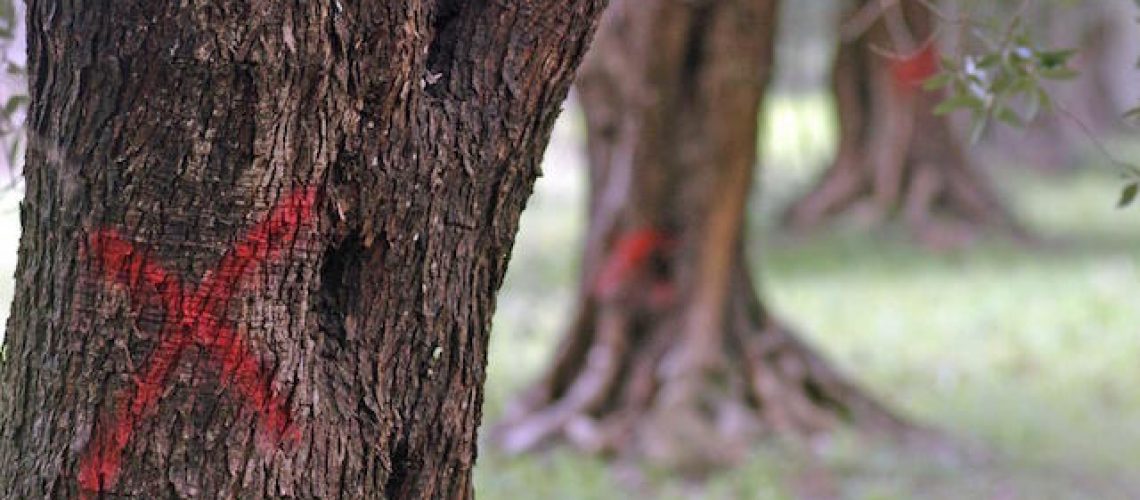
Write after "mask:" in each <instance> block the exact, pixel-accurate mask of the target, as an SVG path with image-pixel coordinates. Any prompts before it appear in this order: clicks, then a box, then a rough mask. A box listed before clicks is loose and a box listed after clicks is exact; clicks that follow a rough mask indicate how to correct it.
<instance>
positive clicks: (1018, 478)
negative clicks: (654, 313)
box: [477, 99, 1140, 499]
mask: <svg viewBox="0 0 1140 500" xmlns="http://www.w3.org/2000/svg"><path fill="white" fill-rule="evenodd" d="M775 104H776V105H775V106H774V110H773V112H772V113H771V120H772V121H771V122H770V123H771V124H774V125H776V126H770V127H769V129H770V130H774V131H777V132H776V133H773V134H768V136H767V138H768V140H766V141H765V142H766V143H768V144H769V150H770V151H772V153H771V154H769V158H768V161H767V162H768V164H770V165H773V166H772V167H771V168H769V169H768V171H767V172H765V174H764V176H763V178H762V179H761V183H760V184H761V185H762V186H763V187H762V189H761V191H762V192H763V194H762V196H761V197H760V201H758V202H756V203H755V204H754V207H753V210H752V213H753V223H752V225H753V226H754V229H755V230H754V231H753V234H754V235H756V236H754V237H753V238H752V243H751V244H750V246H749V248H750V252H751V254H752V255H751V257H752V258H753V260H754V261H755V262H756V263H757V268H758V269H759V278H760V279H761V280H762V282H763V285H764V288H765V293H766V298H767V300H769V302H770V303H771V304H772V305H773V307H774V308H775V310H776V311H777V312H778V313H780V314H781V315H783V317H784V318H785V319H787V320H788V321H789V322H791V323H792V324H794V325H796V326H797V327H798V328H799V329H800V330H801V331H802V332H803V333H804V334H805V335H806V336H807V337H809V338H810V339H811V340H812V341H813V342H814V343H815V344H816V345H817V346H819V347H820V348H821V349H822V350H823V351H824V352H826V353H827V354H828V355H829V356H830V358H831V359H833V360H834V361H835V363H837V364H838V365H839V366H840V367H842V368H843V369H845V371H846V372H847V373H849V374H852V375H854V376H855V377H856V378H857V379H858V380H859V381H860V382H861V383H863V384H864V385H865V386H866V387H868V388H869V389H871V390H873V391H874V392H875V393H877V394H879V395H880V396H882V397H883V398H884V399H886V400H888V401H889V402H890V403H891V404H892V405H893V406H894V407H896V408H898V409H900V410H901V411H903V412H905V413H906V414H908V415H910V416H912V417H913V418H914V419H915V420H917V421H919V422H923V423H926V424H929V425H933V426H936V427H938V428H941V429H943V430H945V431H947V432H949V433H951V434H953V435H955V436H958V437H959V438H960V439H962V440H964V441H969V442H973V443H978V444H980V445H981V446H983V447H984V448H985V449H986V450H988V452H989V453H988V459H986V460H960V459H953V458H950V457H945V456H931V455H930V454H926V453H922V452H915V451H907V450H902V449H897V448H894V447H891V446H887V445H883V444H881V443H873V442H867V441H864V440H860V439H858V438H856V437H854V436H847V435H840V436H835V437H833V438H830V439H826V440H821V441H820V442H817V443H813V444H811V445H810V446H801V445H796V444H792V443H770V444H767V445H764V446H761V447H758V449H757V450H756V457H755V459H753V460H752V461H751V462H750V463H748V464H747V465H745V466H744V467H742V468H739V469H737V470H734V471H729V472H727V473H725V474H723V475H721V476H718V477H716V478H714V479H713V480H712V481H711V482H710V483H709V484H708V485H707V486H706V487H705V488H703V489H702V488H698V487H695V486H693V485H690V484H686V483H684V482H683V481H680V480H677V479H674V478H670V477H669V475H668V474H667V473H664V472H661V471H647V472H645V473H644V474H641V477H640V479H639V480H638V481H636V482H634V481H630V480H628V478H627V476H629V475H627V474H620V473H614V472H611V471H610V470H609V469H607V468H606V467H605V465H604V464H603V463H600V462H598V461H596V460H594V459H591V458H588V457H582V456H578V455H575V454H573V453H569V452H565V451H555V452H553V453H551V454H548V455H544V456H527V457H522V458H511V457H504V456H501V455H498V454H496V453H495V452H494V450H490V449H488V450H485V451H484V452H483V453H482V456H481V458H480V460H481V462H480V465H479V468H478V483H477V485H478V486H477V487H478V490H479V493H480V495H481V497H482V498H484V499H500V498H502V499H507V498H522V497H526V498H552V499H553V498H566V499H578V498H587V499H588V498H598V499H607V498H622V497H660V498H693V497H697V498H773V499H779V498H797V497H807V496H809V493H808V492H807V490H808V489H810V488H809V486H814V489H816V490H818V491H817V492H816V493H817V494H819V493H822V494H823V497H824V498H853V499H854V498H857V499H895V498H899V499H902V498H945V499H958V498H994V499H1015V498H1016V499H1039V498H1064V499H1068V498H1097V499H1101V498H1104V499H1114V498H1121V499H1124V498H1140V477H1135V470H1136V467H1137V464H1140V390H1137V389H1136V385H1137V383H1138V382H1140V362H1138V361H1140V335H1137V333H1138V331H1140V308H1138V307H1136V306H1137V301H1138V300H1140V299H1138V297H1140V267H1138V265H1140V209H1137V208H1134V209H1131V210H1116V209H1114V208H1113V202H1114V201H1115V197H1116V195H1117V192H1118V190H1119V187H1120V184H1119V182H1118V181H1117V179H1116V178H1114V177H1113V176H1112V175H1110V173H1108V170H1107V167H1097V168H1093V167H1091V166H1090V168H1089V169H1087V171H1085V172H1083V173H1080V174H1077V175H1055V176H1048V177H1046V176H1041V175H1032V174H1025V173H1021V174H1018V173H1016V172H1012V173H1011V172H1003V173H997V174H995V175H996V176H997V178H998V181H999V182H1000V185H1001V187H1002V188H1003V189H1004V190H1005V191H1006V192H1007V193H1008V194H1009V199H1010V200H1011V201H1012V203H1013V204H1014V206H1015V208H1016V210H1017V211H1018V213H1019V214H1020V215H1021V216H1022V218H1023V219H1024V220H1026V221H1027V222H1028V223H1029V225H1030V226H1032V227H1033V229H1034V230H1036V231H1037V232H1038V234H1041V235H1043V237H1044V240H1045V242H1044V243H1043V244H1041V245H1040V246H1039V247H1037V248H1033V249H1026V248H1018V247H1016V246H1014V245H1012V244H1009V243H1007V242H1003V241H984V242H982V243H981V244H979V245H977V246H976V247H974V248H970V249H968V250H964V251H958V252H950V253H938V254H931V253H929V252H926V251H924V250H923V249H921V248H917V247H915V246H913V245H912V244H911V243H910V242H909V241H908V240H907V239H906V238H905V236H903V235H901V234H896V233H895V232H892V231H890V230H887V231H878V232H873V233H872V232H869V231H866V230H861V229H860V228H858V227H857V226H856V225H847V226H843V227H839V228H837V230H836V231H835V232H833V233H832V234H829V235H826V236H820V237H813V238H809V239H799V240H792V239H790V238H788V237H786V236H781V235H779V234H778V233H775V232H774V231H772V230H770V225H771V224H770V220H771V218H772V215H773V212H774V211H775V210H774V209H775V207H778V206H780V205H781V204H782V203H783V202H785V201H786V200H788V199H789V198H790V197H791V196H794V195H795V193H796V192H797V191H798V190H800V189H803V188H804V186H805V185H806V183H807V182H810V180H811V177H812V175H813V174H814V172H813V169H812V168H810V165H818V163H819V161H818V160H819V159H820V158H825V157H826V155H827V151H826V149H827V144H829V143H830V141H831V137H832V136H833V132H832V131H831V130H830V129H829V128H828V127H827V126H826V123H825V120H823V121H821V119H820V116H823V115H822V112H821V110H822V109H826V108H825V106H826V103H825V102H822V101H819V100H813V99H806V100H799V101H785V100H781V101H779V102H776V103H775ZM579 135H580V134H579V133H578V132H576V129H575V127H574V126H573V123H570V124H569V125H567V126H564V127H562V128H561V129H560V130H559V133H558V135H557V136H556V140H555V144H554V147H553V148H552V150H551V153H550V157H549V160H548V167H547V176H546V178H544V179H542V180H541V181H540V183H539V186H538V188H537V193H536V196H535V198H534V199H533V201H532V203H531V205H530V208H528V210H527V212H526V213H525V215H524V221H523V229H522V232H521V234H520V236H519V241H518V246H517V247H516V250H515V253H514V258H513V261H512V264H511V270H510V273H509V276H508V280H507V284H506V286H505V289H504V291H503V293H502V295H501V299H500V306H499V313H498V315H497V316H496V320H495V329H494V338H493V341H492V354H491V360H490V369H489V377H490V380H489V382H488V391H487V394H488V402H487V412H486V414H487V421H488V422H493V421H494V419H495V417H496V416H497V415H499V414H500V413H501V411H502V407H503V405H504V404H505V403H506V402H507V401H509V398H510V395H511V394H512V393H513V392H514V391H516V390H517V389H518V388H520V387H521V386H523V385H524V384H525V383H526V382H527V381H528V380H530V379H531V378H532V377H533V376H534V375H535V374H536V373H538V372H539V371H540V369H541V366H542V364H543V362H544V361H545V360H546V359H547V356H548V355H549V353H550V351H551V349H552V348H553V345H554V343H555V341H556V340H557V337H558V335H559V334H560V327H561V326H562V325H563V321H564V318H565V315H566V313H567V311H566V308H567V307H568V305H569V299H570V287H571V286H573V284H574V277H575V272H576V252H577V250H578V243H577V242H578V237H579V236H580V234H581V230H582V223H583V221H582V216H581V197H582V178H581V177H582V174H583V171H582V166H581V159H580V157H579V156H578V155H577V153H576V152H575V150H574V148H575V147H576V146H575V143H576V140H577V139H578V136H579ZM1130 153H1133V157H1135V156H1137V155H1135V154H1134V153H1136V151H1131V152H1130ZM1091 162H1092V163H1096V162H1097V160H1096V159H1095V158H1094V159H1093V160H1091ZM829 495H830V496H829Z"/></svg>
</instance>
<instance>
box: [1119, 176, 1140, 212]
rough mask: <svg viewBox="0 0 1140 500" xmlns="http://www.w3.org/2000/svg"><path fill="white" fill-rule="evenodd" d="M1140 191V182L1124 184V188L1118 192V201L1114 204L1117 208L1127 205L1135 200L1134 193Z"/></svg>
mask: <svg viewBox="0 0 1140 500" xmlns="http://www.w3.org/2000/svg"><path fill="white" fill-rule="evenodd" d="M1138 192H1140V183H1135V182H1133V183H1131V184H1129V185H1127V186H1124V190H1123V191H1121V192H1120V202H1119V203H1117V204H1116V206H1117V207H1119V208H1124V207H1127V206H1128V205H1131V204H1132V202H1133V201H1135V200H1136V194H1137V193H1138Z"/></svg>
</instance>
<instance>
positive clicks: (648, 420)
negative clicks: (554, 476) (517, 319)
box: [493, 0, 904, 473]
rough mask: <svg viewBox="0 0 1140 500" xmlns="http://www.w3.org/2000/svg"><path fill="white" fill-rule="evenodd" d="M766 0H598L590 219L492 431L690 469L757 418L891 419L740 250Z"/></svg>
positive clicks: (710, 461)
mask: <svg viewBox="0 0 1140 500" xmlns="http://www.w3.org/2000/svg"><path fill="white" fill-rule="evenodd" d="M775 3H776V2H775V1H772V0H727V1H721V2H683V1H676V0H653V1H644V0H623V1H617V2H613V3H612V4H611V7H610V10H608V11H607V13H606V16H605V17H604V20H603V23H602V27H601V28H600V30H599V34H598V39H597V41H596V42H595V50H593V51H592V52H590V55H588V56H587V60H586V62H584V63H583V69H582V71H581V74H580V75H579V79H578V83H577V85H578V89H579V92H580V97H581V101H582V104H583V106H584V108H585V113H586V117H587V122H588V124H587V125H588V131H589V137H588V142H589V160H590V182H591V186H590V187H591V189H590V193H591V197H590V206H589V210H590V223H589V230H588V234H587V242H586V247H585V255H584V258H583V262H584V266H583V270H582V283H581V285H580V289H579V294H578V298H577V300H578V304H577V309H576V312H575V313H574V317H573V323H572V326H571V327H570V329H569V331H568V332H567V334H566V336H565V338H564V339H563V341H562V344H561V345H560V347H559V349H558V351H557V353H556V355H555V358H554V360H553V361H552V363H551V364H550V366H549V370H548V371H547V372H546V373H545V375H544V376H543V377H542V378H541V379H540V380H539V381H538V382H537V383H536V384H535V385H534V387H532V388H531V389H530V390H529V391H527V392H526V393H524V395H523V396H522V397H521V398H520V399H519V400H518V401H517V402H516V404H515V405H514V406H513V407H512V408H510V409H509V410H508V414H507V416H506V418H505V420H504V421H503V422H502V423H500V425H499V426H498V427H497V428H496V430H495V431H494V432H493V437H494V439H495V440H496V442H497V443H498V444H499V445H500V446H502V447H503V448H505V449H506V450H508V451H515V452H517V451H524V450H529V449H533V448H535V447H537V446H540V445H542V444H543V443H547V442H551V441H556V440H564V441H568V442H570V443H572V444H574V445H576V446H577V447H580V448H582V449H585V450H588V451H591V452H598V453H606V454H618V455H623V456H629V457H644V458H649V459H651V460H652V461H654V462H658V463H661V464H664V465H667V466H671V467H676V468H679V469H681V470H684V471H689V472H698V473H699V472H701V471H704V470H707V469H708V468H709V467H712V466H719V465H725V464H727V463H732V462H735V461H736V460H738V459H740V458H741V457H743V456H744V455H745V454H746V453H747V452H748V449H749V447H750V446H751V445H752V444H754V442H755V441H754V439H753V438H755V437H756V436H757V435H759V434H762V433H764V432H765V431H775V432H781V433H790V434H808V433H815V432H819V431H826V430H829V429H832V428H833V426H835V425H836V424H839V423H848V422H850V423H854V424H857V425H859V426H864V427H866V428H874V429H879V430H895V429H900V428H903V427H904V424H903V423H902V422H901V421H900V420H898V419H897V418H895V417H894V416H893V415H892V414H891V413H890V412H888V411H887V410H885V409H884V408H883V407H882V406H881V405H880V404H879V403H877V402H876V401H874V400H873V399H872V398H870V397H868V396H866V395H865V394H864V393H863V392H861V391H860V390H859V389H857V388H856V387H854V386H853V385H852V384H851V383H849V382H848V381H847V380H846V379H845V378H844V377H842V376H841V375H840V374H838V373H836V371H835V370H833V369H832V368H830V367H829V366H828V364H827V362H826V361H824V360H823V359H822V358H821V357H820V356H819V355H818V354H816V353H815V352H814V351H813V350H812V349H810V348H808V347H807V346H806V345H804V344H803V343H802V342H800V341H799V340H798V339H797V338H796V337H795V335H794V334H793V333H792V332H791V331H789V330H788V329H786V328H785V327H784V326H782V325H781V324H780V323H779V322H778V321H776V320H775V319H774V318H772V317H771V316H770V315H769V314H768V313H767V312H766V311H765V310H764V308H763V307H762V306H761V304H760V301H759V299H758V297H757V294H756V293H755V292H754V291H753V288H752V283H751V278H750V274H749V272H748V269H747V267H746V266H745V265H744V261H743V258H742V255H741V253H742V245H743V242H742V231H743V222H744V218H745V215H744V210H745V205H746V204H745V201H746V198H747V196H748V193H749V191H750V188H751V186H752V182H751V181H752V171H753V167H754V165H755V161H756V147H757V116H758V110H759V106H760V103H761V97H762V95H763V93H764V89H765V86H766V82H767V80H768V73H769V70H770V65H771V60H772V43H773V30H774V29H775V26H774V25H773V24H774V22H775V21H774V20H775V19H776V18H775V10H776V5H775Z"/></svg>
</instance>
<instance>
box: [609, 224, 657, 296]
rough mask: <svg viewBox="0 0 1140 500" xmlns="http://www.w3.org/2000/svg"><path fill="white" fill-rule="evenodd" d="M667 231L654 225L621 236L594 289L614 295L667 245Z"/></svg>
mask: <svg viewBox="0 0 1140 500" xmlns="http://www.w3.org/2000/svg"><path fill="white" fill-rule="evenodd" d="M667 242H668V240H667V238H666V237H665V234H664V233H662V232H661V231H658V230H656V229H653V228H646V229H638V230H635V231H630V232H628V233H626V234H625V235H623V236H622V237H621V238H619V239H618V241H617V243H615V244H614V247H613V250H611V251H610V254H609V258H607V259H606V261H605V263H604V264H603V265H602V269H601V272H600V273H599V274H598V277H597V281H595V282H594V292H595V293H597V294H598V295H600V296H602V297H612V296H613V295H614V294H616V293H618V292H619V291H620V290H621V288H622V286H624V285H625V284H626V283H628V282H629V281H630V280H631V279H632V278H633V276H634V274H636V273H637V272H638V270H640V269H642V268H644V267H645V265H646V264H647V263H648V262H649V259H650V257H652V256H653V254H654V253H655V252H657V251H660V250H661V249H663V247H665V246H666V244H667Z"/></svg>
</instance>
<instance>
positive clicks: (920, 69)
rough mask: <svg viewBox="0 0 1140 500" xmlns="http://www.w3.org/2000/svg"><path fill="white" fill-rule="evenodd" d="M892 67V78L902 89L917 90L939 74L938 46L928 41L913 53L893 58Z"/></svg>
mask: <svg viewBox="0 0 1140 500" xmlns="http://www.w3.org/2000/svg"><path fill="white" fill-rule="evenodd" d="M890 68H891V78H892V79H893V80H894V82H895V84H896V85H897V86H898V87H899V88H900V89H903V90H907V91H914V90H917V89H919V88H921V87H922V85H923V83H925V82H926V80H928V79H930V77H932V76H934V75H936V74H938V69H939V66H938V48H937V47H935V46H934V42H933V41H928V42H926V43H925V44H923V46H922V48H920V49H918V50H917V51H915V52H914V53H913V54H910V55H909V56H906V57H902V58H899V59H893V60H891V64H890Z"/></svg>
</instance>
